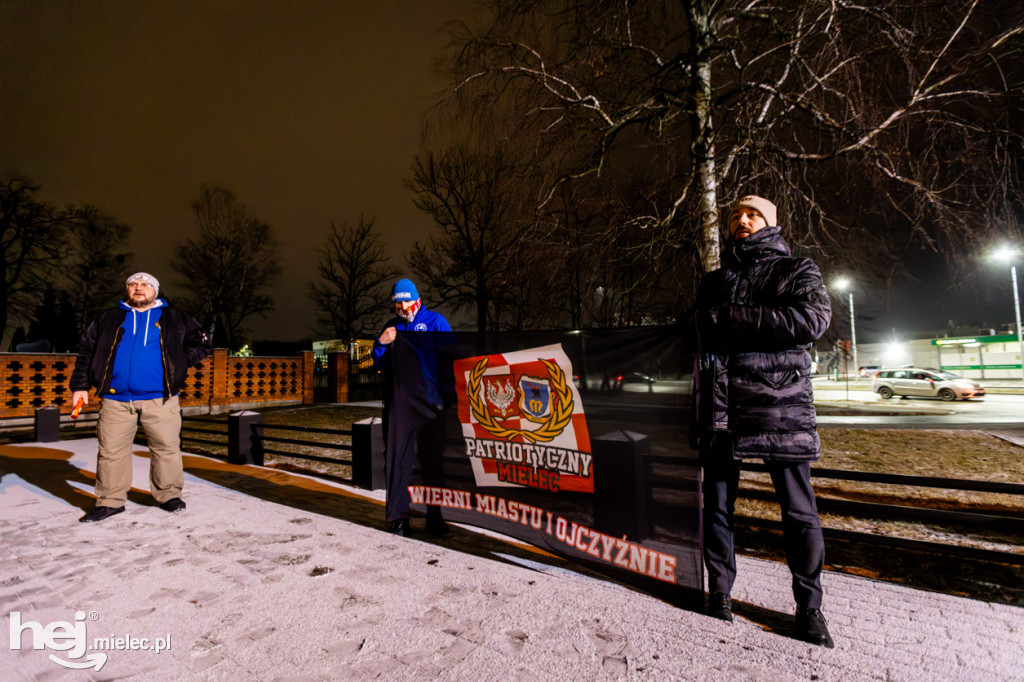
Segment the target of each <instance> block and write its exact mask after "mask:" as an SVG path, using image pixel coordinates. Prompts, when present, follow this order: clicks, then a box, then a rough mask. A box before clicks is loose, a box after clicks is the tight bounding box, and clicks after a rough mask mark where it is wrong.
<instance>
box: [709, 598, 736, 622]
mask: <svg viewBox="0 0 1024 682" xmlns="http://www.w3.org/2000/svg"><path fill="white" fill-rule="evenodd" d="M707 615H709V616H711V617H712V618H717V619H718V620H724V621H726V622H728V623H731V622H732V598H731V597H730V596H729V595H727V594H725V593H724V592H712V593H711V594H709V595H708V610H707Z"/></svg>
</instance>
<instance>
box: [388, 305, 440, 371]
mask: <svg viewBox="0 0 1024 682" xmlns="http://www.w3.org/2000/svg"><path fill="white" fill-rule="evenodd" d="M388 327H394V328H395V329H396V330H398V331H400V332H406V331H408V332H450V331H451V330H452V328H451V326H449V324H448V320H446V319H445V317H444V315H441V314H440V313H435V312H434V311H433V310H427V309H426V308H420V311H419V312H418V313H416V317H414V318H413V320H412V322H406V321H405V320H404V319H402V318H401V317H396V318H394V319H393V320H391V321H390V322H388V323H387V324H386V325H384V327H383V328H382V329H381V332H383V331H384V329H387V328H388ZM377 338H378V339H379V338H380V334H377ZM387 350H388V347H387V346H385V345H383V344H381V343H380V342H379V341H376V340H375V341H374V342H373V364H374V365H376V366H377V369H384V362H385V358H384V354H385V353H386V352H387Z"/></svg>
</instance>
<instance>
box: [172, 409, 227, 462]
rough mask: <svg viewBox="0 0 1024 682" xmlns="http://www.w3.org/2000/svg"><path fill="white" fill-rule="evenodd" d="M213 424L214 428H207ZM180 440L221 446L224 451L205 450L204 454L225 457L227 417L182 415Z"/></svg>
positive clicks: (219, 457)
mask: <svg viewBox="0 0 1024 682" xmlns="http://www.w3.org/2000/svg"><path fill="white" fill-rule="evenodd" d="M210 426H213V427H215V428H209V427H210ZM190 434H200V435H202V436H217V437H218V438H219V440H211V439H210V438H208V437H202V438H201V437H199V436H198V435H190ZM181 442H182V443H183V444H184V443H196V444H200V445H214V446H217V447H218V448H223V449H224V452H223V453H221V452H210V451H208V450H207V451H206V452H204V454H206V455H209V456H211V457H216V458H218V459H227V457H228V456H227V448H228V422H227V419H218V418H217V417H184V416H183V417H182V418H181Z"/></svg>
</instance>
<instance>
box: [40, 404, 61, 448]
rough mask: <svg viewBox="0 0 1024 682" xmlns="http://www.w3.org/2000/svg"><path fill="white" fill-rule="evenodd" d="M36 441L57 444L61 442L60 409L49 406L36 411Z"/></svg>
mask: <svg viewBox="0 0 1024 682" xmlns="http://www.w3.org/2000/svg"><path fill="white" fill-rule="evenodd" d="M35 432H36V433H35V441H36V442H37V443H56V442H57V441H59V440H60V408H58V407H54V406H53V405H49V406H47V407H40V408H38V409H36V423H35Z"/></svg>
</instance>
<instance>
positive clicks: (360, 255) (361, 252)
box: [310, 216, 399, 342]
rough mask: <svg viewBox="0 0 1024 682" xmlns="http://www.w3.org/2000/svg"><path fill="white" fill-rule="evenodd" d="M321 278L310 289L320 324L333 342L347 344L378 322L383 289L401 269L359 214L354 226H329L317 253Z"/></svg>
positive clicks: (369, 222)
mask: <svg viewBox="0 0 1024 682" xmlns="http://www.w3.org/2000/svg"><path fill="white" fill-rule="evenodd" d="M318 253H319V254H320V258H319V260H318V262H317V266H318V268H319V270H320V280H319V281H318V282H314V283H313V284H311V285H310V291H311V295H312V298H313V300H314V301H315V302H316V303H317V305H318V306H319V307H320V310H321V312H322V313H323V323H324V324H325V325H326V326H327V327H328V328H329V329H330V332H331V333H333V334H335V335H336V337H337V338H341V339H344V340H345V341H346V342H349V341H351V340H352V339H353V338H355V337H356V336H357V335H359V334H364V333H366V332H367V331H368V330H369V329H370V328H371V327H374V326H375V325H376V324H377V321H378V320H379V319H380V314H381V311H386V306H384V305H383V303H382V302H384V301H386V300H387V295H386V294H387V292H386V285H387V283H388V282H389V281H390V280H392V279H394V278H395V277H397V276H398V274H399V271H398V269H397V268H395V267H394V266H392V265H390V263H389V258H388V257H387V255H386V253H385V250H384V245H383V243H382V242H381V240H380V235H379V233H377V232H376V231H375V230H374V221H373V219H372V218H371V219H369V220H366V219H364V217H363V216H359V223H358V224H357V225H355V226H349V225H348V224H342V226H341V230H338V228H337V227H335V225H334V223H331V234H330V236H329V237H328V239H327V242H326V243H325V244H324V245H323V246H322V247H320V248H319V249H318Z"/></svg>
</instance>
